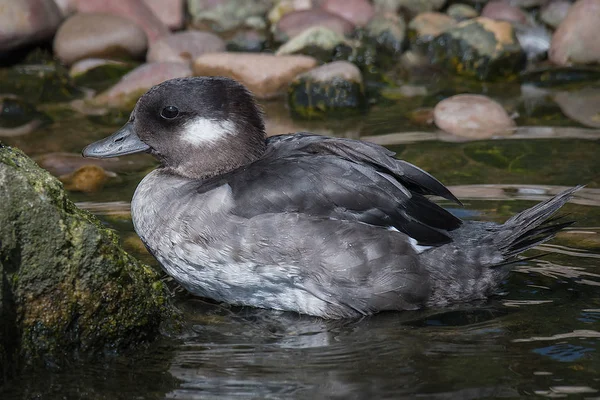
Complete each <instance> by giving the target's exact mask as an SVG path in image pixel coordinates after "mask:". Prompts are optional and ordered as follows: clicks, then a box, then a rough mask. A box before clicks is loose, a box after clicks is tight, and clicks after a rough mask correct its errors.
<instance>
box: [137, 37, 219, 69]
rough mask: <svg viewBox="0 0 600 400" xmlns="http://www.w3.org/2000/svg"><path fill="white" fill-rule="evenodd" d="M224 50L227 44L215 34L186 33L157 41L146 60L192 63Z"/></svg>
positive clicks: (152, 45) (151, 46)
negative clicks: (205, 54)
mask: <svg viewBox="0 0 600 400" xmlns="http://www.w3.org/2000/svg"><path fill="white" fill-rule="evenodd" d="M224 50H225V42H224V41H223V39H221V38H220V37H218V36H217V35H215V34H212V33H210V32H199V31H185V32H180V33H174V34H172V35H168V36H164V37H162V38H160V39H158V40H156V41H155V42H154V43H152V44H151V45H150V48H149V49H148V54H147V55H146V60H147V61H148V62H160V61H169V62H183V63H190V62H192V61H193V60H194V59H195V58H196V57H198V56H200V55H201V54H204V53H215V52H221V51H224Z"/></svg>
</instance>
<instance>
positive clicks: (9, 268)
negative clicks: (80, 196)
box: [0, 143, 173, 377]
mask: <svg viewBox="0 0 600 400" xmlns="http://www.w3.org/2000/svg"><path fill="white" fill-rule="evenodd" d="M0 198H2V205H0V278H1V284H0V294H1V295H2V296H1V297H0V320H1V321H2V324H1V326H2V328H1V329H0V362H3V364H2V368H0V369H2V370H4V371H6V369H7V367H8V365H10V364H8V363H9V362H12V364H13V365H14V364H20V365H28V364H35V363H36V362H37V361H43V362H45V363H51V364H57V365H61V364H62V363H63V362H64V361H65V360H66V359H73V358H85V357H88V356H94V355H98V354H101V353H104V352H110V353H112V352H115V351H119V350H121V349H125V348H130V347H132V346H134V345H137V344H140V343H143V342H147V341H149V340H151V339H153V338H154V337H155V336H156V335H157V334H158V333H159V327H160V326H161V324H162V323H166V322H168V321H170V319H171V317H172V316H173V309H172V308H171V306H170V304H169V303H168V301H167V292H166V288H165V287H164V286H163V284H162V282H161V280H160V277H159V275H158V274H157V273H156V272H155V271H154V270H153V269H151V268H150V267H148V266H146V265H144V264H142V263H140V262H139V261H138V260H136V259H135V258H133V257H132V256H130V255H129V254H127V253H126V252H125V251H124V250H123V249H122V248H121V247H120V246H119V244H118V237H117V235H116V234H115V233H114V232H113V231H111V230H109V229H106V228H105V227H103V226H102V224H101V223H100V222H99V221H98V219H96V218H95V217H94V216H93V215H91V214H89V213H88V212H86V211H83V210H80V209H79V208H77V207H76V206H75V205H74V204H73V203H72V202H71V201H70V200H69V199H68V198H67V196H66V194H65V192H64V190H63V187H62V184H61V183H60V182H59V181H58V180H57V179H56V178H54V177H52V176H51V175H50V174H49V173H48V172H46V171H45V170H43V169H41V168H40V167H38V166H37V165H36V164H35V163H34V162H33V161H32V160H31V159H30V158H28V157H27V156H26V155H25V154H23V153H22V152H21V151H20V150H17V149H14V148H11V147H7V146H4V145H2V144H1V143H0ZM2 375H3V374H2V372H0V377H2Z"/></svg>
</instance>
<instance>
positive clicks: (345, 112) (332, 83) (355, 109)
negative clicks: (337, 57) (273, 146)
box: [288, 61, 367, 119]
mask: <svg viewBox="0 0 600 400" xmlns="http://www.w3.org/2000/svg"><path fill="white" fill-rule="evenodd" d="M288 104H289V107H290V111H291V113H292V115H293V116H295V117H300V118H306V119H313V118H315V119H319V118H326V117H345V116H349V115H356V114H361V113H363V112H364V111H365V110H366V105H367V101H366V97H365V90H364V85H363V79H362V75H361V73H360V70H359V69H358V67H356V66H355V65H353V64H352V63H349V62H347V61H335V62H332V63H329V64H325V65H322V66H320V67H318V68H315V69H313V70H311V71H308V72H305V73H303V74H301V75H298V76H297V77H296V78H295V79H294V81H293V82H292V83H291V84H290V87H289V90H288Z"/></svg>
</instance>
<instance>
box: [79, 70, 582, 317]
mask: <svg viewBox="0 0 600 400" xmlns="http://www.w3.org/2000/svg"><path fill="white" fill-rule="evenodd" d="M138 152H148V153H150V154H152V155H154V156H155V157H156V158H157V159H158V160H160V162H161V164H162V166H161V167H159V168H158V169H156V170H154V171H153V172H151V173H150V174H148V175H147V176H146V177H145V178H144V179H143V180H142V181H141V182H140V184H139V186H138V187H137V189H136V191H135V194H134V197H133V200H132V203H131V214H132V218H133V224H134V227H135V230H136V232H137V233H138V234H139V236H140V238H141V239H142V241H143V242H144V244H145V245H146V247H147V248H148V250H149V251H150V253H152V254H153V255H154V257H156V259H157V260H158V261H159V262H160V264H161V265H162V267H163V268H164V269H165V271H166V272H167V274H169V275H171V276H172V277H173V278H175V280H176V281H177V282H179V283H180V284H181V285H182V286H183V287H185V288H186V289H187V290H188V291H190V292H191V293H193V294H195V295H198V296H203V297H209V298H212V299H215V300H218V301H222V302H227V303H232V304H238V305H247V306H254V307H262V308H273V309H279V310H287V311H296V312H298V313H303V314H309V315H314V316H319V317H324V318H343V317H356V316H361V315H368V314H373V313H376V312H379V311H384V310H415V309H419V308H422V307H427V306H443V305H447V304H450V303H454V302H462V301H471V300H476V299H483V298H485V297H486V296H488V295H489V294H491V293H492V292H493V291H494V289H496V288H497V286H498V285H499V283H500V282H501V281H502V279H503V278H504V277H505V276H506V275H507V273H508V271H509V269H510V268H509V264H510V262H511V261H512V260H514V257H515V256H516V255H518V254H519V253H521V252H523V251H525V250H527V249H530V248H532V247H534V246H536V245H538V244H540V243H542V242H545V241H546V240H549V239H550V238H552V237H553V236H554V234H555V233H556V232H558V231H559V230H560V229H562V228H564V227H565V226H567V225H569V224H570V223H569V222H560V221H558V222H557V221H556V220H555V219H554V220H553V219H550V216H551V215H553V214H554V213H555V212H556V211H557V210H558V209H559V208H560V207H561V206H563V205H564V204H565V203H566V202H567V201H568V200H569V198H570V197H571V196H572V194H573V193H574V192H575V191H576V190H577V189H578V188H573V189H570V190H567V191H565V192H563V193H561V194H559V195H557V196H556V197H554V198H552V199H550V200H547V201H544V202H542V203H540V204H538V205H536V206H534V207H533V208H530V209H529V210H526V211H524V212H522V213H520V214H518V215H516V216H513V217H512V218H510V219H509V220H508V221H507V222H505V223H504V224H501V225H498V224H494V223H489V222H471V221H462V220H460V219H459V218H457V217H456V216H454V215H452V214H451V213H449V212H448V211H446V210H444V209H443V208H441V207H440V206H438V205H436V204H435V203H433V202H432V201H430V200H429V199H428V198H427V197H426V196H429V195H436V196H441V197H443V198H445V199H449V200H452V201H454V202H456V203H459V204H460V202H459V201H458V200H457V199H456V197H454V195H453V194H452V193H450V191H449V190H448V189H447V188H446V187H445V186H444V185H442V184H441V183H440V182H439V181H438V180H436V179H435V178H434V177H432V176H431V175H429V174H428V173H427V172H425V171H423V170H421V169H419V168H417V167H415V166H414V165H411V164H409V163H407V162H406V161H402V160H398V159H396V158H394V153H393V152H391V151H389V150H387V149H385V148H384V147H381V146H378V145H375V144H371V143H366V142H361V141H357V140H350V139H342V138H334V137H325V136H319V135H315V134H311V133H295V134H291V135H280V136H273V137H269V138H266V136H265V128H264V123H263V119H262V114H261V111H260V109H259V107H258V106H257V104H256V103H255V101H254V98H253V96H252V95H251V94H250V92H249V91H248V90H247V89H246V88H245V87H244V86H243V85H241V84H240V83H238V82H236V81H234V80H231V79H228V78H221V77H194V78H181V79H173V80H169V81H166V82H164V83H161V84H159V85H157V86H155V87H153V88H152V89H150V90H149V91H148V92H147V93H146V94H144V95H143V96H142V97H141V98H140V99H139V101H138V102H137V105H136V106H135V109H134V110H133V112H132V113H131V118H130V119H129V122H127V124H125V126H123V127H122V128H121V129H120V130H119V131H118V132H116V133H115V134H113V135H112V136H110V137H108V138H106V139H103V140H100V141H98V142H95V143H93V144H90V145H89V146H87V147H86V148H85V149H84V151H83V155H84V156H85V157H97V158H104V157H115V156H121V155H125V154H132V153H138Z"/></svg>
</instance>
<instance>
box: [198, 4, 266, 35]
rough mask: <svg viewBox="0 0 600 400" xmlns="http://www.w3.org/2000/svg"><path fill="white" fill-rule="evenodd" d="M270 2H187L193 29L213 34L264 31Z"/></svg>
mask: <svg viewBox="0 0 600 400" xmlns="http://www.w3.org/2000/svg"><path fill="white" fill-rule="evenodd" d="M272 5H273V2H272V1H271V0H244V1H238V0H220V1H219V0H188V10H189V13H190V15H191V17H192V24H193V26H194V28H196V29H200V30H206V31H212V32H215V33H219V34H221V33H225V32H231V31H234V30H236V29H239V28H255V29H266V26H267V25H266V21H265V15H266V14H267V12H268V11H269V10H270V9H271V7H272Z"/></svg>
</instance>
